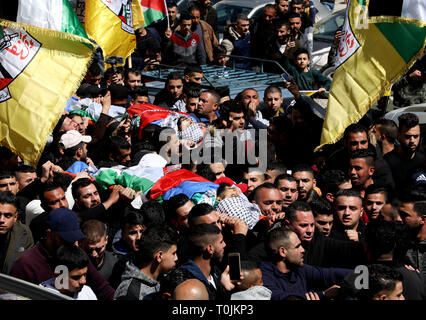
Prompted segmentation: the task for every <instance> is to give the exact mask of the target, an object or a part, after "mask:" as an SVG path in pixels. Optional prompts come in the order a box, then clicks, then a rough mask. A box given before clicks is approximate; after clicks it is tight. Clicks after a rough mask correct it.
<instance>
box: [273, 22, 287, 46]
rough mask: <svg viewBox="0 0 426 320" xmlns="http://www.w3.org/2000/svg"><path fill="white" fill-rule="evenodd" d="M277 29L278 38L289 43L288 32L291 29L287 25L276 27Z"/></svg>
mask: <svg viewBox="0 0 426 320" xmlns="http://www.w3.org/2000/svg"><path fill="white" fill-rule="evenodd" d="M276 30H277V38H278V40H279V41H280V42H281V43H283V44H284V43H287V40H288V34H289V32H290V30H288V29H287V27H286V26H281V27H279V28H277V29H276Z"/></svg>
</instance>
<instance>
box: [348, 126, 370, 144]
mask: <svg viewBox="0 0 426 320" xmlns="http://www.w3.org/2000/svg"><path fill="white" fill-rule="evenodd" d="M358 132H365V133H366V134H367V137H368V132H367V128H366V127H364V126H363V125H362V124H359V123H352V124H350V125H349V126H348V127H347V128H346V129H345V131H344V132H343V140H345V141H347V140H348V138H349V135H350V134H351V133H358Z"/></svg>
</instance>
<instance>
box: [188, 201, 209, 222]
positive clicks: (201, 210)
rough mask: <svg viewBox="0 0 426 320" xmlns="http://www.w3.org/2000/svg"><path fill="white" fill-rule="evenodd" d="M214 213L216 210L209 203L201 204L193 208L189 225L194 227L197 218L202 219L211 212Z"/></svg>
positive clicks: (189, 216) (189, 217)
mask: <svg viewBox="0 0 426 320" xmlns="http://www.w3.org/2000/svg"><path fill="white" fill-rule="evenodd" d="M212 211H214V208H213V207H212V206H211V205H209V204H208V203H199V204H196V205H195V206H193V207H192V209H191V211H190V212H189V215H188V223H189V225H190V226H193V225H194V219H195V218H197V217H202V216H205V215H207V214H209V213H210V212H212Z"/></svg>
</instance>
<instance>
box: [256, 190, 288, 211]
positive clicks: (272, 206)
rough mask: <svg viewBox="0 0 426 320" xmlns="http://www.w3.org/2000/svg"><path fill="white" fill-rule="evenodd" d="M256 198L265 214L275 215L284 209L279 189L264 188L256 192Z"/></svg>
mask: <svg viewBox="0 0 426 320" xmlns="http://www.w3.org/2000/svg"><path fill="white" fill-rule="evenodd" d="M255 200H256V203H257V205H258V206H259V209H260V211H261V212H262V214H263V215H264V216H271V215H272V216H273V215H276V214H278V213H280V212H281V211H282V198H281V194H280V192H279V191H278V190H277V189H269V188H262V189H260V190H259V191H257V192H256V196H255Z"/></svg>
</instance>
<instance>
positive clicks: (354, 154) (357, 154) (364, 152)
mask: <svg viewBox="0 0 426 320" xmlns="http://www.w3.org/2000/svg"><path fill="white" fill-rule="evenodd" d="M359 158H364V159H365V161H366V162H367V164H368V165H369V166H370V167H372V166H374V160H375V159H376V156H375V154H374V153H373V152H372V150H371V149H355V150H352V151H351V152H349V159H359Z"/></svg>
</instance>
